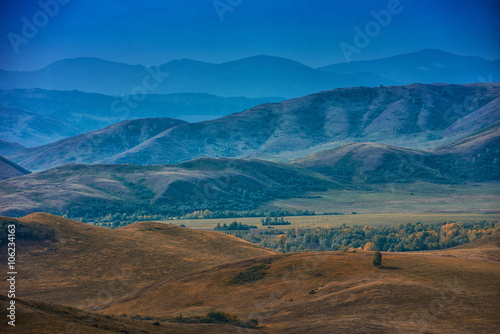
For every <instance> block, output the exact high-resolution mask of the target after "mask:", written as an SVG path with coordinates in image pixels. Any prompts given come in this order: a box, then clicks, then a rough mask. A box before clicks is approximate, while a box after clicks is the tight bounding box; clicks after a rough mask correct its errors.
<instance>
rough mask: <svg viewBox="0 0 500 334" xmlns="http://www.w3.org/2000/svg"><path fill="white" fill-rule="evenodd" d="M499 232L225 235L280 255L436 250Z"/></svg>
mask: <svg viewBox="0 0 500 334" xmlns="http://www.w3.org/2000/svg"><path fill="white" fill-rule="evenodd" d="M498 231H500V223H498V222H488V221H481V222H477V223H474V222H469V223H456V222H445V223H441V224H423V223H415V224H412V223H406V224H397V225H393V226H347V225H345V224H343V225H342V226H340V227H335V228H309V229H298V228H290V229H288V230H274V231H265V232H264V231H232V232H227V233H230V234H232V235H235V236H237V237H240V238H242V239H244V240H247V241H249V242H252V243H256V244H259V245H261V246H264V247H268V248H273V249H277V250H280V251H283V252H299V251H318V250H320V251H321V250H325V251H327V250H333V251H347V250H357V251H361V250H364V251H376V250H378V251H384V252H406V251H422V250H436V249H444V248H449V247H454V246H458V245H461V244H464V243H467V242H470V241H473V240H475V239H478V238H481V237H483V236H486V235H490V234H493V233H495V232H498Z"/></svg>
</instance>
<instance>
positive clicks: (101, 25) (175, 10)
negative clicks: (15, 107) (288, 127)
mask: <svg viewBox="0 0 500 334" xmlns="http://www.w3.org/2000/svg"><path fill="white" fill-rule="evenodd" d="M57 1H60V2H61V3H65V4H59V5H58V7H59V8H58V9H57V10H54V7H53V6H49V7H50V8H51V10H54V13H52V14H54V15H53V17H52V16H50V15H48V14H44V12H43V9H42V8H41V6H40V4H39V1H25V0H2V1H1V5H0V36H1V39H0V50H1V53H0V68H2V69H8V70H36V69H39V68H42V67H44V66H47V65H48V64H50V63H52V62H54V61H56V60H60V59H64V58H73V57H82V56H90V57H98V58H103V59H107V60H113V61H119V62H124V63H129V64H144V65H155V64H160V63H165V62H167V61H170V60H172V59H179V58H191V59H196V60H202V61H208V62H215V63H221V62H225V61H230V60H235V59H239V58H244V57H248V56H253V55H260V54H265V55H272V56H280V57H286V58H290V59H293V60H296V61H299V62H302V63H304V64H306V65H309V66H312V67H319V66H323V65H328V64H332V63H338V62H344V61H346V57H345V56H344V54H343V53H342V51H341V48H340V45H341V44H342V43H346V44H349V45H353V46H355V44H354V37H355V34H356V33H355V30H354V28H355V27H359V28H360V29H361V30H362V31H364V29H365V27H366V24H367V23H369V22H371V21H374V20H375V19H374V17H373V16H372V14H371V11H375V12H376V13H378V12H380V11H381V10H387V8H388V6H394V7H393V8H397V9H398V10H397V12H398V13H397V14H391V19H390V23H389V24H387V25H386V26H380V27H379V28H380V29H379V31H374V33H373V34H372V35H373V37H370V42H369V44H368V45H367V46H364V47H363V48H358V51H359V52H357V53H354V54H352V55H351V60H365V59H374V58H381V57H386V56H392V55H397V54H401V53H408V52H414V51H419V50H422V49H426V48H435V49H441V50H444V51H448V52H453V53H456V54H460V55H474V56H481V57H484V58H487V59H498V58H500V33H499V32H500V22H499V21H500V19H499V18H500V1H498V0H467V1H465V0H413V1H411V0H400V1H397V0H364V1H355V0H329V1H327V0H317V1H314V0H309V1H307V0H215V1H214V0H175V1H174V0H161V1H160V0H150V1H146V0H135V1H132V0H120V1H117V0H109V1H102V0H101V1H98V0H41V2H42V3H47V4H51V3H52V4H53V3H56V2H57ZM66 2H67V3H66ZM398 2H399V4H398ZM214 4H216V5H218V8H219V9H218V10H217V9H216V8H215V6H214ZM41 11H42V12H41ZM23 18H24V19H23ZM34 21H36V23H37V24H38V27H37V26H36V25H35V28H36V30H37V31H36V32H33V31H29V29H28V30H27V31H28V32H29V34H27V35H26V34H24V35H23V27H24V26H25V25H26V22H29V23H28V24H34ZM25 30H26V28H25ZM25 33H26V31H25ZM26 37H28V38H26Z"/></svg>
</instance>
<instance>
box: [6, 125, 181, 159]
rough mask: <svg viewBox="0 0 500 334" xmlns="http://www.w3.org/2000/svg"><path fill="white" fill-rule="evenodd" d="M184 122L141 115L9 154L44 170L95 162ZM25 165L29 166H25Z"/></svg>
mask: <svg viewBox="0 0 500 334" xmlns="http://www.w3.org/2000/svg"><path fill="white" fill-rule="evenodd" d="M180 124H186V122H184V121H181V120H177V119H171V118H142V119H138V120H133V121H124V122H121V123H118V124H114V125H111V126H109V127H107V128H104V129H101V130H97V131H92V132H88V133H85V134H82V135H78V136H75V137H71V138H67V139H62V140H60V141H57V142H55V143H51V144H47V145H44V146H43V147H41V148H40V147H39V148H32V149H26V150H24V151H23V152H21V153H19V154H16V155H13V156H12V159H15V160H18V161H22V164H23V165H24V166H32V167H34V168H36V169H48V168H51V167H55V166H61V165H66V164H68V163H95V162H97V161H96V158H101V159H106V158H109V157H112V156H114V155H116V154H119V153H121V152H124V151H127V150H129V149H131V148H133V147H135V146H137V145H139V144H141V143H142V142H144V141H146V140H148V139H150V138H152V137H154V136H156V135H158V134H159V133H162V132H163V131H165V130H168V129H170V128H172V127H174V126H177V125H180ZM28 168H29V167H28Z"/></svg>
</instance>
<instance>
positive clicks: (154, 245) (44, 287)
mask: <svg viewBox="0 0 500 334" xmlns="http://www.w3.org/2000/svg"><path fill="white" fill-rule="evenodd" d="M0 224H1V226H2V230H1V232H0V233H2V240H5V238H6V236H5V235H4V234H5V233H6V228H5V226H6V225H7V224H15V225H16V226H17V227H16V230H17V233H16V240H17V243H18V246H19V247H18V248H19V249H18V251H17V261H16V263H18V264H19V266H21V267H22V270H23V271H22V275H23V279H22V280H20V281H19V282H18V285H17V292H18V294H19V296H22V297H23V298H28V299H35V300H38V301H45V302H54V303H58V304H63V305H67V306H73V307H77V308H80V309H84V310H86V311H98V310H100V309H102V308H103V307H106V306H107V305H109V304H110V303H112V302H113V301H114V300H115V299H116V298H118V297H123V296H125V295H127V294H128V293H129V292H131V291H134V290H135V289H137V288H141V287H144V286H146V285H148V284H150V283H155V282H159V281H162V280H165V279H169V278H172V277H176V276H179V275H185V274H188V273H190V272H194V271H197V270H201V269H205V268H210V267H212V266H214V265H219V264H224V263H230V262H234V261H239V260H242V259H246V258H253V257H259V256H265V255H271V254H275V251H273V250H270V249H266V248H262V247H259V246H257V245H254V244H251V243H249V242H246V241H243V240H241V239H238V238H236V237H233V236H229V235H226V234H224V233H219V232H206V231H196V230H191V229H187V228H182V227H178V226H174V225H169V224H163V223H151V222H149V223H136V224H132V225H129V226H127V227H124V228H120V229H117V230H111V229H107V228H102V227H98V226H93V225H90V224H84V223H80V222H76V221H72V220H69V219H65V218H61V217H57V216H53V215H49V214H44V213H35V214H31V215H29V216H26V217H23V218H21V219H13V218H5V217H2V218H0ZM3 237H5V238H3ZM1 246H2V249H3V250H5V252H2V253H5V254H6V249H5V248H4V247H6V244H5V243H4V242H3V241H2V244H1ZM0 257H1V259H2V261H4V260H5V261H6V258H5V255H3V254H2V255H0ZM1 284H3V286H4V285H5V283H1ZM103 290H106V291H105V295H106V296H104V295H103V292H102V291H103Z"/></svg>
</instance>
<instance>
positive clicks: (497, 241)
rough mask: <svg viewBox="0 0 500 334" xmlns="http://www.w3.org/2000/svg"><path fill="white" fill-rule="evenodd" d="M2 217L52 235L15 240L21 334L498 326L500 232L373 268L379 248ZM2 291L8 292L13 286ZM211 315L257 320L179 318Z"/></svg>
mask: <svg viewBox="0 0 500 334" xmlns="http://www.w3.org/2000/svg"><path fill="white" fill-rule="evenodd" d="M358 216H362V215H353V216H350V217H358ZM337 218H338V217H337ZM469 218H470V217H469ZM0 222H2V224H4V223H16V224H18V225H19V226H20V227H22V226H25V227H26V226H28V227H32V228H33V229H35V230H36V229H38V228H43V229H44V230H47V231H49V230H50V231H53V234H51V235H53V238H51V239H49V240H31V239H26V240H24V239H19V240H18V245H19V253H18V257H17V260H18V271H19V272H20V274H19V275H20V277H21V275H22V280H19V285H18V291H17V293H18V294H19V297H21V299H22V300H20V301H19V302H18V305H19V309H18V310H19V327H18V328H19V330H20V332H22V333H58V332H64V331H66V328H67V327H66V326H68V324H74V326H75V327H74V328H75V330H76V332H81V333H101V332H102V333H104V332H110V333H113V332H115V333H119V332H120V331H121V333H125V332H123V330H125V331H126V332H127V333H129V334H131V333H246V332H248V333H254V332H255V333H268V334H273V333H276V334H277V333H292V334H293V333H297V334H299V333H301V334H302V333H435V334H438V333H460V334H461V333H464V334H465V333H467V334H469V333H493V332H495V331H496V330H497V329H498V328H499V326H500V321H499V319H498V300H499V298H500V292H499V290H498V286H499V285H500V234H498V233H497V234H494V235H490V236H487V237H485V238H484V239H479V240H475V241H474V242H473V243H471V244H470V245H463V246H461V247H459V248H456V249H447V250H443V251H429V252H416V253H383V259H382V267H380V268H376V267H374V266H373V265H372V263H371V259H372V256H373V253H372V252H308V253H287V254H282V253H277V252H274V251H272V250H269V249H264V248H262V247H258V246H256V245H253V244H250V243H247V242H244V241H242V240H239V239H237V238H235V237H232V236H228V235H226V234H224V233H219V232H213V231H200V230H193V229H187V228H182V227H176V226H172V225H169V224H159V223H154V222H145V223H136V224H132V225H129V226H127V227H123V228H119V229H116V230H110V229H105V228H101V227H97V226H92V225H89V224H84V223H79V222H75V221H71V220H68V219H64V218H60V217H56V216H52V215H48V214H32V215H29V216H27V217H24V218H22V219H13V218H1V219H0ZM20 230H21V229H20ZM2 246H3V245H2ZM2 254H6V251H5V252H4V251H2V252H1V253H0V261H2V262H3V263H5V261H6V259H5V258H3V257H2ZM0 288H1V289H3V291H7V290H8V289H7V286H6V282H5V281H4V282H3V283H1V282H0ZM32 299H35V300H36V301H32ZM30 300H31V301H30ZM6 302H7V300H6V298H5V297H1V296H0V306H2V305H5V304H6ZM53 303H57V304H60V305H56V304H53ZM69 306H73V307H76V308H78V309H76V308H69ZM2 307H3V306H2ZM212 311H217V312H224V313H228V314H231V315H236V316H237V317H238V319H241V320H242V321H249V320H250V319H256V320H257V321H258V322H259V326H258V327H257V328H256V329H254V330H247V329H241V330H240V328H237V327H234V326H229V325H223V324H220V325H214V324H172V323H171V321H172V319H174V317H177V316H179V315H181V314H182V315H183V316H185V317H196V316H203V315H205V314H207V313H208V312H212ZM124 313H125V314H127V317H123V319H122V317H121V315H122V314H124ZM135 316H142V317H146V318H147V319H148V320H142V321H136V320H133V319H134V318H136V317H135ZM154 322H158V323H157V325H158V324H159V325H160V326H155V325H153V323H154ZM2 326H4V327H5V325H4V324H2V325H0V330H3V329H4V327H2ZM16 329H17V328H16ZM23 330H24V331H23Z"/></svg>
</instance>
